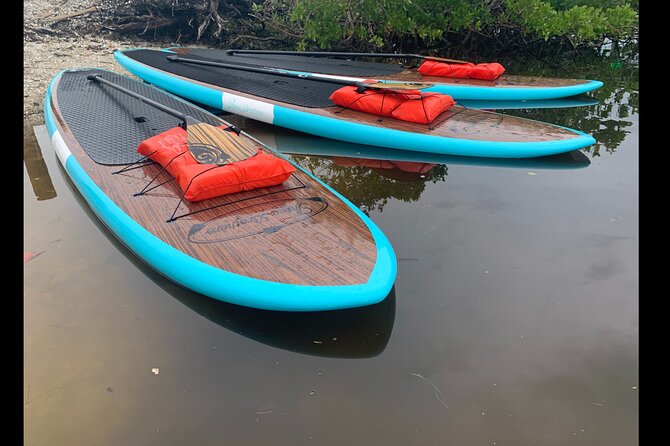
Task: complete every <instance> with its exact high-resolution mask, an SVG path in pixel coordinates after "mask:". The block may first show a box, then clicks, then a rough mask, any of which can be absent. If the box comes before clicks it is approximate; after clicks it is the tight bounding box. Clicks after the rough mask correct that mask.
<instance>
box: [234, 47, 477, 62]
mask: <svg viewBox="0 0 670 446" xmlns="http://www.w3.org/2000/svg"><path fill="white" fill-rule="evenodd" d="M226 53H228V54H235V53H237V54H278V55H282V54H283V55H286V56H323V57H340V56H342V57H392V58H396V59H424V60H436V61H438V62H451V63H458V64H464V63H470V62H468V61H466V60H458V59H447V58H444V57H435V56H422V55H420V54H407V53H339V52H335V51H272V50H226Z"/></svg>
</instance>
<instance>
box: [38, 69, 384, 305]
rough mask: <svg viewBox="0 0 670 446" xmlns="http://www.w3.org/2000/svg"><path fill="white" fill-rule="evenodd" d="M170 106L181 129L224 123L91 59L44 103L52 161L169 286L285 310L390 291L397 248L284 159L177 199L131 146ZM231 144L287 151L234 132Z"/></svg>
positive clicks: (173, 123)
mask: <svg viewBox="0 0 670 446" xmlns="http://www.w3.org/2000/svg"><path fill="white" fill-rule="evenodd" d="M96 79H98V80H96ZM99 79H103V80H104V81H105V83H103V82H101V81H99ZM108 83H109V84H108ZM141 98H143V99H141ZM180 115H185V116H187V117H188V118H189V121H190V122H191V124H189V125H188V126H187V127H186V132H189V129H192V128H193V126H195V125H196V124H193V123H194V122H198V123H200V124H202V125H203V126H204V127H209V126H218V127H220V128H227V129H228V130H234V129H231V128H230V125H229V124H228V123H227V122H225V121H223V120H222V119H220V118H218V117H216V116H214V115H212V114H210V113H207V112H205V111H204V110H202V109H200V108H197V107H195V106H193V105H191V104H189V103H187V102H185V101H183V100H181V99H178V98H176V97H174V96H172V95H169V94H166V93H165V92H163V91H161V90H159V89H157V88H155V87H152V86H149V85H146V84H144V83H142V82H139V81H136V80H133V79H131V78H129V77H126V76H122V75H119V74H115V73H112V72H109V71H105V70H100V69H81V70H67V71H62V72H60V73H59V74H58V75H56V76H55V77H54V79H53V80H52V81H51V84H50V86H49V89H48V91H47V95H46V101H45V119H46V124H47V129H48V131H49V135H50V137H51V141H52V143H53V146H54V149H55V151H56V154H57V156H58V159H59V160H60V162H61V163H62V164H63V166H64V167H65V170H66V171H67V173H68V175H69V176H70V178H71V179H72V181H73V182H74V184H75V185H76V187H77V189H78V190H79V191H80V192H81V194H82V195H83V197H84V198H85V199H86V201H87V202H88V204H89V205H90V206H91V208H92V209H93V211H94V212H95V214H96V215H97V216H98V218H99V219H100V220H101V221H102V222H103V223H104V224H105V225H106V226H107V227H108V228H109V229H110V231H111V232H112V233H113V234H114V235H115V236H116V237H117V238H118V239H119V240H120V241H121V242H123V243H124V244H125V245H126V246H127V247H128V248H129V249H130V250H131V251H133V253H135V254H136V255H137V256H138V257H139V258H140V259H142V260H143V261H144V262H146V263H147V264H148V265H150V266H151V267H152V268H154V269H155V270H157V271H158V272H159V273H161V274H162V275H164V276H166V277H168V278H169V279H171V280H172V281H174V282H176V283H177V284H179V285H181V286H183V287H185V288H188V289H191V290H193V291H196V292H198V293H201V294H204V295H207V296H210V297H212V298H215V299H218V300H221V301H226V302H230V303H234V304H239V305H244V306H249V307H255V308H261V309H268V310H286V311H320V310H333V309H344V308H352V307H360V306H366V305H370V304H374V303H377V302H380V301H382V300H383V299H384V298H385V297H386V296H387V295H388V294H389V292H390V291H391V288H392V286H393V282H394V280H395V276H396V258H395V255H394V253H393V249H392V248H391V245H390V244H389V241H388V240H387V238H386V237H385V236H384V234H383V233H382V232H381V231H380V230H379V228H377V226H375V225H374V223H373V222H372V221H370V219H369V218H368V217H366V216H365V215H364V214H363V213H362V212H360V211H359V210H358V209H357V208H356V207H355V206H353V205H352V204H351V203H350V202H349V201H347V200H346V199H345V198H344V197H342V196H341V195H339V194H338V193H337V192H335V191H334V190H332V189H330V188H329V187H328V186H327V185H325V184H323V183H322V182H321V181H319V180H318V179H316V178H314V177H313V176H311V175H310V174H308V173H307V172H305V171H304V170H302V169H301V168H300V167H299V166H297V165H295V164H292V163H291V165H292V166H293V167H294V168H295V171H294V172H293V173H292V174H291V175H290V177H289V178H288V179H287V180H285V181H284V182H283V183H281V184H279V185H275V186H269V187H263V188H256V189H253V190H245V191H241V192H237V193H232V194H228V195H223V196H218V197H215V198H210V199H204V200H201V201H193V202H190V201H188V200H185V199H184V198H183V197H184V194H183V193H182V191H181V190H180V188H179V186H178V185H177V184H175V183H176V182H175V181H174V180H175V179H174V178H172V177H171V176H170V175H169V174H168V173H167V172H166V171H165V170H164V169H163V168H162V167H161V166H160V165H159V164H156V163H153V162H151V161H150V160H147V159H146V158H143V157H142V156H141V155H140V154H138V153H137V151H136V149H137V147H138V145H139V144H140V143H141V142H143V141H145V140H146V139H148V138H151V137H153V136H155V135H159V134H163V133H164V132H166V131H168V130H170V129H175V128H176V127H177V126H182V125H184V122H183V120H182V119H180V118H178V117H177V116H180ZM222 131H223V130H222ZM188 138H189V144H190V142H191V134H190V133H189V134H188ZM239 142H240V143H241V144H244V145H246V146H253V147H257V148H259V149H262V152H263V153H265V154H270V155H272V156H274V157H277V158H279V159H282V160H284V161H286V159H285V158H284V157H283V156H282V155H280V154H279V153H277V152H275V151H274V150H272V149H271V148H269V147H267V146H264V145H262V144H261V143H260V142H259V141H257V140H255V139H253V138H251V137H250V136H248V135H246V134H245V133H240V134H239ZM189 149H190V147H189ZM229 167H233V166H229ZM149 185H151V186H150V187H149Z"/></svg>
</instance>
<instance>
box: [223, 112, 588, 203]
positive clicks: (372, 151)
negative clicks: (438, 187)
mask: <svg viewBox="0 0 670 446" xmlns="http://www.w3.org/2000/svg"><path fill="white" fill-rule="evenodd" d="M224 118H225V119H226V120H227V121H229V122H231V123H232V124H234V125H236V126H238V127H240V128H242V129H244V130H245V131H246V132H248V133H249V134H251V135H252V136H253V137H255V138H257V139H258V140H260V141H261V142H263V143H265V144H267V145H269V146H271V147H274V148H276V149H277V150H279V151H280V152H282V153H284V154H288V155H290V156H291V159H292V160H293V161H295V162H296V163H297V164H299V165H300V166H301V167H302V168H304V169H306V170H307V171H309V172H310V173H312V174H313V175H315V176H317V177H318V178H320V179H321V180H323V181H324V182H326V183H327V184H328V185H329V186H331V187H332V188H334V189H335V190H336V191H338V192H339V193H341V194H342V195H344V196H345V197H347V199H349V201H351V202H352V203H354V204H355V205H356V206H358V207H359V208H360V209H361V210H362V211H363V212H365V213H370V212H372V211H376V212H383V210H384V206H385V205H386V204H387V203H388V201H389V200H390V199H396V200H400V201H404V202H413V201H417V200H419V199H420V198H421V195H422V193H423V192H424V190H425V189H426V185H427V184H428V183H432V184H435V183H441V182H444V181H446V178H447V174H448V169H449V168H448V165H449V164H453V165H470V166H487V167H505V168H516V169H533V170H536V169H556V170H560V169H581V168H585V167H587V166H589V165H590V164H591V161H590V160H589V158H588V156H586V155H584V153H582V152H581V151H579V150H575V151H572V152H568V153H561V154H558V155H551V156H544V157H537V158H520V159H514V158H478V157H469V156H455V155H441V154H434V153H424V152H412V151H407V150H394V149H387V148H384V147H376V146H368V145H362V144H352V143H346V142H342V141H337V140H334V139H327V138H320V137H318V136H313V135H308V134H305V133H300V132H296V131H293V130H289V129H284V128H277V127H274V126H272V125H270V124H265V123H262V122H259V121H255V120H252V119H248V118H243V117H240V116H235V115H225V117H224Z"/></svg>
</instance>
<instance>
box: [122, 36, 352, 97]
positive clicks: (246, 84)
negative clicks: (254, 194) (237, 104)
mask: <svg viewBox="0 0 670 446" xmlns="http://www.w3.org/2000/svg"><path fill="white" fill-rule="evenodd" d="M123 54H124V55H126V56H128V57H129V58H131V59H133V60H136V61H138V62H140V63H143V64H145V65H148V66H150V67H153V68H156V69H159V70H162V71H165V72H168V73H171V74H176V75H178V76H182V77H185V78H188V79H192V80H195V81H199V82H203V83H205V84H210V85H216V86H218V87H221V88H227V89H230V90H235V91H239V92H242V93H247V94H251V95H254V96H258V97H261V98H266V99H271V100H274V101H279V102H285V103H288V104H294V105H299V106H301V107H309V108H323V107H333V106H334V104H333V102H332V101H331V100H330V99H329V97H330V95H331V94H332V93H333V92H334V91H335V90H337V89H339V88H342V87H343V85H341V84H334V83H328V82H319V81H313V80H308V79H300V78H296V79H293V78H289V77H285V76H277V75H273V74H264V73H251V72H249V71H242V70H235V69H229V68H218V67H208V66H203V65H194V64H189V63H184V62H171V61H169V60H167V56H169V55H170V54H171V53H168V52H165V51H157V50H144V49H141V50H126V51H123ZM192 58H193V59H196V57H192Z"/></svg>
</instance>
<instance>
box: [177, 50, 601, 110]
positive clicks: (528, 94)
mask: <svg viewBox="0 0 670 446" xmlns="http://www.w3.org/2000/svg"><path fill="white" fill-rule="evenodd" d="M168 50H169V51H172V52H175V53H177V54H180V55H183V56H187V57H202V58H207V59H209V60H214V61H221V62H226V63H239V64H248V65H251V66H269V67H273V68H283V69H286V70H292V71H296V72H306V73H312V74H321V75H333V76H336V77H346V78H348V79H355V80H362V79H370V78H372V79H378V80H388V81H400V82H426V83H434V84H436V85H435V87H434V88H432V89H431V90H430V91H437V92H440V93H444V94H448V95H450V96H452V97H453V98H455V99H469V100H507V101H513V100H536V99H538V100H539V99H556V98H563V97H569V96H574V95H577V94H582V93H586V92H588V91H592V90H596V89H598V88H600V87H602V85H603V83H602V82H601V81H597V80H587V79H564V78H552V77H541V76H518V75H514V74H507V73H503V74H502V75H501V76H500V77H499V78H498V79H496V80H495V81H485V80H479V79H456V78H448V77H439V76H424V75H422V74H421V73H419V72H418V70H417V69H416V68H404V67H402V66H401V65H399V64H398V63H379V62H363V61H361V60H359V59H354V60H346V59H341V58H339V59H335V58H326V57H309V56H288V55H263V54H232V55H229V54H227V53H226V51H225V50H216V49H209V48H196V47H173V48H168Z"/></svg>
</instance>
